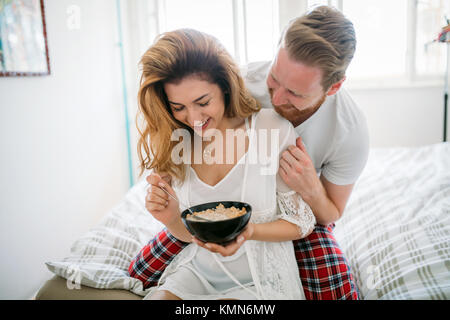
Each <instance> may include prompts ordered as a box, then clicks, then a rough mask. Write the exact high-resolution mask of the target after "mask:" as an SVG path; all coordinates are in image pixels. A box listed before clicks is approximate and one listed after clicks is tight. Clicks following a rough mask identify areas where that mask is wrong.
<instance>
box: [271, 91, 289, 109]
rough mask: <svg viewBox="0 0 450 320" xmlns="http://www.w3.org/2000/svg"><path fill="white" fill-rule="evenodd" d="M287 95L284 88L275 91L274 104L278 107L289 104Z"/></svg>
mask: <svg viewBox="0 0 450 320" xmlns="http://www.w3.org/2000/svg"><path fill="white" fill-rule="evenodd" d="M286 93H287V92H286V90H284V88H282V87H278V88H276V89H274V90H273V95H272V104H273V105H276V106H280V105H283V104H287V103H288V101H287V99H286Z"/></svg>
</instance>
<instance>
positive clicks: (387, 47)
mask: <svg viewBox="0 0 450 320" xmlns="http://www.w3.org/2000/svg"><path fill="white" fill-rule="evenodd" d="M136 1H138V0H136ZM139 1H143V3H145V5H146V6H147V7H148V8H147V15H146V19H143V20H146V22H145V23H146V24H147V29H146V30H149V31H148V32H146V33H145V36H146V37H151V39H148V41H147V45H148V43H151V42H152V41H153V39H154V36H156V35H157V34H159V33H161V32H164V31H168V30H173V29H176V28H181V27H190V28H195V29H199V30H201V31H204V32H207V33H210V34H212V35H214V36H215V37H217V38H218V39H219V40H220V41H221V42H222V44H223V45H224V46H225V47H226V48H227V50H228V51H229V52H230V54H231V55H232V56H233V57H234V59H235V60H236V61H237V62H238V63H239V64H241V65H243V64H246V63H247V62H252V61H261V60H271V59H272V58H273V56H274V55H275V53H276V47H277V43H278V39H279V36H280V32H281V30H282V29H283V28H284V26H285V25H286V24H287V22H288V21H289V20H290V19H292V18H293V17H297V16H299V15H301V14H302V13H303V12H304V10H306V9H310V8H311V7H312V6H316V5H324V4H326V5H331V6H334V7H336V8H338V9H339V10H341V11H342V12H343V13H344V14H345V15H346V16H347V17H348V18H349V19H350V20H351V21H352V22H353V23H354V26H355V30H356V36H357V41H358V43H357V50H356V53H355V57H354V59H353V61H352V63H351V64H350V67H349V69H348V72H347V74H348V77H349V81H350V82H353V83H355V84H356V83H358V82H359V83H364V82H365V81H366V82H368V83H370V84H376V83H382V84H384V85H389V82H392V83H408V82H409V83H412V82H413V81H421V80H439V81H442V79H443V75H444V72H445V66H446V65H445V62H446V57H447V51H446V46H445V45H443V44H442V43H437V42H432V41H433V40H434V39H435V38H436V37H437V35H438V34H439V32H440V30H441V28H442V27H443V26H445V25H446V24H447V23H446V20H445V17H446V15H447V18H448V19H450V1H448V0H395V1H392V0H364V1H361V0H295V1H293V0H195V1H186V0H153V1H149V0H139ZM155 26H156V27H155ZM156 29H157V30H156ZM364 80H365V81H364Z"/></svg>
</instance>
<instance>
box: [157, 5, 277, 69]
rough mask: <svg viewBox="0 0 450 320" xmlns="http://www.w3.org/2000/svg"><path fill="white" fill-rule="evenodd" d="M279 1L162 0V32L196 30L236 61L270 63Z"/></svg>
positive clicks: (160, 13) (160, 25)
mask: <svg viewBox="0 0 450 320" xmlns="http://www.w3.org/2000/svg"><path fill="white" fill-rule="evenodd" d="M277 6H278V0H195V1H186V0H160V1H158V5H157V10H158V11H159V14H158V17H159V20H160V21H159V29H160V30H159V32H164V31H169V30H174V29H178V28H194V29H197V30H200V31H203V32H206V33H209V34H211V35H213V36H215V37H216V38H218V39H219V40H220V42H221V43H222V44H223V45H224V46H225V48H226V49H227V50H228V52H230V54H231V55H232V56H233V57H234V59H235V60H236V61H237V62H238V63H240V64H245V63H247V62H249V61H258V60H270V59H272V57H273V54H274V50H275V43H276V41H277V39H278V36H279V30H278V15H277V10H276V9H277Z"/></svg>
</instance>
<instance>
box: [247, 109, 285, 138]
mask: <svg viewBox="0 0 450 320" xmlns="http://www.w3.org/2000/svg"><path fill="white" fill-rule="evenodd" d="M255 119H256V127H257V128H259V129H280V130H281V131H282V132H283V131H285V130H287V131H288V130H291V128H292V129H293V128H294V127H293V125H292V123H291V122H290V121H289V120H287V119H285V118H283V117H282V116H281V115H279V114H278V113H277V112H276V111H275V110H274V109H273V108H263V109H261V110H260V111H259V112H258V113H257V114H256V117H255Z"/></svg>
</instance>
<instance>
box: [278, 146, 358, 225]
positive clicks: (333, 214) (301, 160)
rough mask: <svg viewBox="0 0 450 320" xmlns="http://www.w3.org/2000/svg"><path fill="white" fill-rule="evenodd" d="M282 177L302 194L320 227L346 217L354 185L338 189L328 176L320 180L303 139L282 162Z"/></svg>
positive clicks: (291, 148)
mask: <svg viewBox="0 0 450 320" xmlns="http://www.w3.org/2000/svg"><path fill="white" fill-rule="evenodd" d="M280 169H282V170H279V173H280V176H281V178H282V179H283V181H284V182H285V183H286V184H287V185H288V186H289V187H290V188H291V189H292V190H295V191H296V192H297V193H298V194H300V195H301V196H302V198H303V200H304V201H305V202H306V203H307V204H308V205H309V206H310V207H311V210H312V211H313V212H314V215H315V216H316V220H317V223H318V224H322V225H328V224H330V223H333V222H336V221H337V220H339V218H340V217H341V216H342V213H343V212H344V209H345V206H346V204H347V201H348V199H349V198H350V195H351V193H352V190H353V184H349V185H342V186H341V185H336V184H333V183H331V182H329V181H328V180H327V179H326V178H325V177H324V176H322V175H321V177H320V178H319V177H318V176H317V172H316V169H315V168H314V165H313V163H312V160H311V159H310V157H309V155H308V153H307V152H306V149H305V147H304V145H303V144H302V142H301V138H298V140H297V146H290V147H289V148H288V150H286V151H285V152H283V154H282V157H281V159H280Z"/></svg>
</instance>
